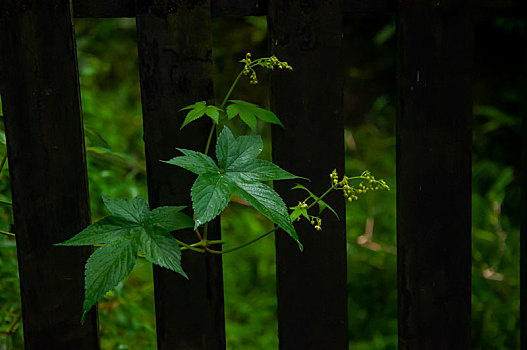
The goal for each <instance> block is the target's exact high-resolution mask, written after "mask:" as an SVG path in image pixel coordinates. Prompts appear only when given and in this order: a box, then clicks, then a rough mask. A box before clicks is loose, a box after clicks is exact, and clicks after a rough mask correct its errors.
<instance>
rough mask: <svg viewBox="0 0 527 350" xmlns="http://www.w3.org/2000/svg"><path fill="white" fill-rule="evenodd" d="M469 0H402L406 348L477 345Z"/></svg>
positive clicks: (401, 284)
mask: <svg viewBox="0 0 527 350" xmlns="http://www.w3.org/2000/svg"><path fill="white" fill-rule="evenodd" d="M470 5H471V2H470V1H467V0H465V1H459V0H447V1H441V2H437V1H413V0H400V1H399V17H398V25H399V28H398V32H399V82H398V84H399V87H398V89H399V96H400V98H399V113H398V117H397V243H398V294H399V347H400V349H469V348H470V327H471V326H470V312H471V304H470V300H471V292H470V291H471V289H470V288H471V143H472V133H471V118H472V94H471V65H472V55H473V53H472V51H473V49H472V46H473V43H472V42H473V39H472V23H471V18H470V8H471V6H470Z"/></svg>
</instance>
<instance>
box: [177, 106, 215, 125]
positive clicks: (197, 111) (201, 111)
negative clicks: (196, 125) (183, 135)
mask: <svg viewBox="0 0 527 350" xmlns="http://www.w3.org/2000/svg"><path fill="white" fill-rule="evenodd" d="M184 110H189V111H188V113H187V115H186V117H185V120H184V121H183V124H182V125H181V128H180V130H181V129H183V128H184V127H185V126H186V125H187V124H189V123H191V122H193V121H194V120H197V119H199V118H201V117H203V116H204V115H207V116H209V117H210V118H211V119H212V120H213V121H214V122H215V123H216V124H218V120H219V117H220V111H221V109H219V108H218V107H216V106H212V105H211V106H207V102H206V101H200V102H196V103H194V104H191V105H189V106H187V107H183V108H181V109H180V111H184Z"/></svg>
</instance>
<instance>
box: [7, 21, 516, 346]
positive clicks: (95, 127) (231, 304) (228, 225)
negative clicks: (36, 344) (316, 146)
mask: <svg viewBox="0 0 527 350" xmlns="http://www.w3.org/2000/svg"><path fill="white" fill-rule="evenodd" d="M75 30H76V34H77V50H78V59H79V70H80V82H81V89H82V108H83V112H84V124H85V135H86V146H87V153H88V158H87V159H88V172H89V181H90V199H91V209H92V216H93V220H97V219H99V218H100V217H102V216H104V215H106V212H105V209H104V207H103V205H102V201H101V193H106V194H108V195H110V196H116V197H117V196H121V197H128V198H130V197H133V196H136V195H138V194H141V195H143V196H145V197H146V193H147V191H146V177H145V161H144V145H143V141H142V121H141V102H140V89H139V77H138V69H137V47H136V31H135V21H134V19H104V20H96V19H90V20H88V19H82V20H76V22H75ZM212 34H213V37H212V39H213V53H214V69H215V75H214V79H215V81H214V83H215V90H216V94H217V96H220V95H223V94H224V92H225V90H226V89H227V88H228V86H229V85H230V83H231V81H232V79H233V77H234V76H235V74H236V73H237V72H238V70H239V69H240V67H241V66H240V64H239V63H238V60H239V59H241V58H244V56H245V52H247V51H251V52H253V57H260V56H268V55H269V52H268V49H267V36H266V20H265V18H263V17H246V18H230V19H225V18H215V19H214V20H213V24H212ZM525 42H526V21H525V20H520V19H515V18H512V17H511V18H505V17H503V18H502V17H499V18H496V16H485V15H480V16H478V18H477V22H476V42H475V49H476V55H475V57H476V60H475V74H474V77H475V78H474V87H475V89H474V102H475V106H474V146H473V152H474V155H473V218H472V219H473V269H472V286H473V289H472V293H473V295H472V307H473V311H472V314H473V317H472V319H473V344H474V349H519V325H520V322H519V305H520V304H519V232H520V218H521V212H520V208H521V206H520V180H519V179H520V177H519V172H520V157H519V154H520V150H521V134H520V130H521V128H520V125H521V118H520V115H521V113H525V104H523V105H522V103H524V102H523V101H522V97H523V95H522V92H523V93H524V92H525V90H522V89H525V85H524V84H525V81H522V80H521V76H522V74H521V72H523V71H524V69H525V59H526V57H525V52H524V51H522V50H524V49H520V48H522V47H525ZM343 57H344V62H345V72H344V74H345V86H346V88H345V91H344V99H345V124H346V130H345V133H344V135H343V137H344V138H345V144H346V155H347V158H346V171H347V173H348V174H358V173H360V172H362V170H364V169H369V170H371V171H372V172H373V173H374V174H375V175H376V177H378V178H384V179H386V180H387V182H388V183H389V184H390V185H391V186H392V191H390V192H379V193H371V194H369V195H368V196H366V197H364V198H362V199H361V200H359V201H357V202H353V203H352V204H348V207H347V209H348V210H347V215H346V223H347V229H348V230H347V235H348V245H347V251H348V291H349V334H350V348H353V349H358V350H362V349H365V350H366V349H367V350H374V349H396V348H397V279H396V276H397V275H396V255H395V252H396V232H395V219H396V215H395V114H396V80H395V79H396V37H395V22H394V18H393V17H392V16H389V15H381V16H379V15H376V16H347V17H346V18H345V24H344V52H343ZM281 59H283V60H287V57H281ZM289 63H290V64H291V65H293V66H294V62H289ZM260 82H261V84H260V85H258V86H256V87H254V86H249V84H248V83H247V82H244V83H242V84H241V86H240V88H239V89H237V90H236V92H235V97H236V98H240V99H246V100H248V101H253V102H256V103H259V104H260V105H264V106H267V105H268V93H267V91H268V89H267V88H268V79H267V78H266V75H265V74H261V76H260ZM522 108H523V110H522ZM240 128H243V126H240ZM241 131H243V129H242V130H241ZM261 131H262V133H263V135H264V137H265V142H266V146H269V144H270V140H269V129H268V128H265V127H264V128H262V130H261ZM0 136H1V134H0ZM0 143H1V145H0V151H1V153H0V156H1V155H3V154H5V140H4V139H2V138H1V137H0ZM265 154H267V155H269V154H270V148H269V147H267V148H266V151H265ZM0 177H1V178H0V201H9V200H10V190H9V183H8V172H7V165H6V166H5V167H4V169H3V171H2V172H1V173H0ZM11 221H12V217H11V212H10V209H9V207H8V206H0V229H1V230H5V231H9V230H10V226H11ZM222 225H223V228H224V236H225V237H226V239H228V241H229V244H230V245H235V244H236V243H238V242H239V243H241V242H244V241H245V239H246V238H245V237H247V235H256V234H258V233H260V232H263V231H264V230H266V228H268V227H269V226H270V224H269V222H267V220H266V219H264V218H263V217H262V216H260V215H259V214H257V213H255V212H254V211H253V210H251V209H250V208H247V207H245V206H244V205H242V204H239V203H233V204H232V205H231V206H230V207H229V208H228V209H227V210H226V212H225V215H224V216H223V219H222ZM322 232H323V231H322ZM17 274H18V271H17V262H16V246H15V243H14V240H13V239H10V238H8V237H6V236H1V237H0V291H1V292H0V350H7V349H22V327H21V323H20V296H19V290H18V276H17ZM224 278H225V310H226V324H227V326H226V327H227V342H228V348H229V349H255V350H258V349H265V350H267V349H276V348H277V345H278V342H277V322H276V297H275V289H276V283H275V258H274V242H273V238H272V237H268V238H266V239H264V240H262V241H260V242H258V243H257V244H254V245H252V246H250V247H249V248H246V249H242V250H240V251H238V252H236V253H233V254H228V255H226V256H224ZM99 309H100V333H101V343H102V348H103V349H105V350H107V349H108V350H109V349H141V350H147V349H155V346H156V339H155V322H154V321H155V316H154V304H153V285H152V266H151V265H150V264H149V263H146V262H144V260H140V261H139V263H138V265H137V266H136V268H135V270H134V271H133V273H132V275H131V276H130V277H129V278H128V279H127V280H126V281H125V283H123V284H122V285H120V286H119V287H118V288H117V290H116V291H114V292H110V293H109V294H108V295H107V296H106V297H105V300H104V301H103V302H101V303H100V304H99ZM431 316H432V315H431ZM181 317H184V316H181Z"/></svg>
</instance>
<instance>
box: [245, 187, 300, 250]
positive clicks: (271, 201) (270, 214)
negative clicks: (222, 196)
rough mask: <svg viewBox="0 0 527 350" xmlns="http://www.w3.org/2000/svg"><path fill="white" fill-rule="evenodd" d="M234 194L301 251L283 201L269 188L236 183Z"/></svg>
mask: <svg viewBox="0 0 527 350" xmlns="http://www.w3.org/2000/svg"><path fill="white" fill-rule="evenodd" d="M236 185H237V188H236V190H235V193H236V194H237V195H238V196H240V197H242V198H243V199H245V200H246V201H247V202H249V204H251V205H252V206H253V207H254V208H255V209H257V210H258V211H259V212H260V213H262V214H263V215H264V216H266V217H267V218H268V219H271V221H273V222H274V223H275V224H277V225H278V226H280V227H281V228H282V229H284V231H285V232H287V233H288V234H289V235H290V236H291V237H292V238H293V239H294V240H295V241H296V242H297V243H298V246H299V248H300V250H302V249H303V246H302V244H301V243H300V240H299V239H298V235H297V233H296V231H295V228H294V227H293V224H292V223H291V218H290V217H289V213H288V212H287V208H286V206H285V204H284V201H283V200H282V198H281V197H280V195H279V194H278V193H276V192H275V191H274V190H273V189H272V188H271V187H269V186H267V185H265V184H263V183H260V182H256V183H248V182H237V183H236Z"/></svg>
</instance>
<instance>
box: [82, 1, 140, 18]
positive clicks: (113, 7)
mask: <svg viewBox="0 0 527 350" xmlns="http://www.w3.org/2000/svg"><path fill="white" fill-rule="evenodd" d="M73 16H75V17H95V18H104V17H135V6H134V0H73Z"/></svg>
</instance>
